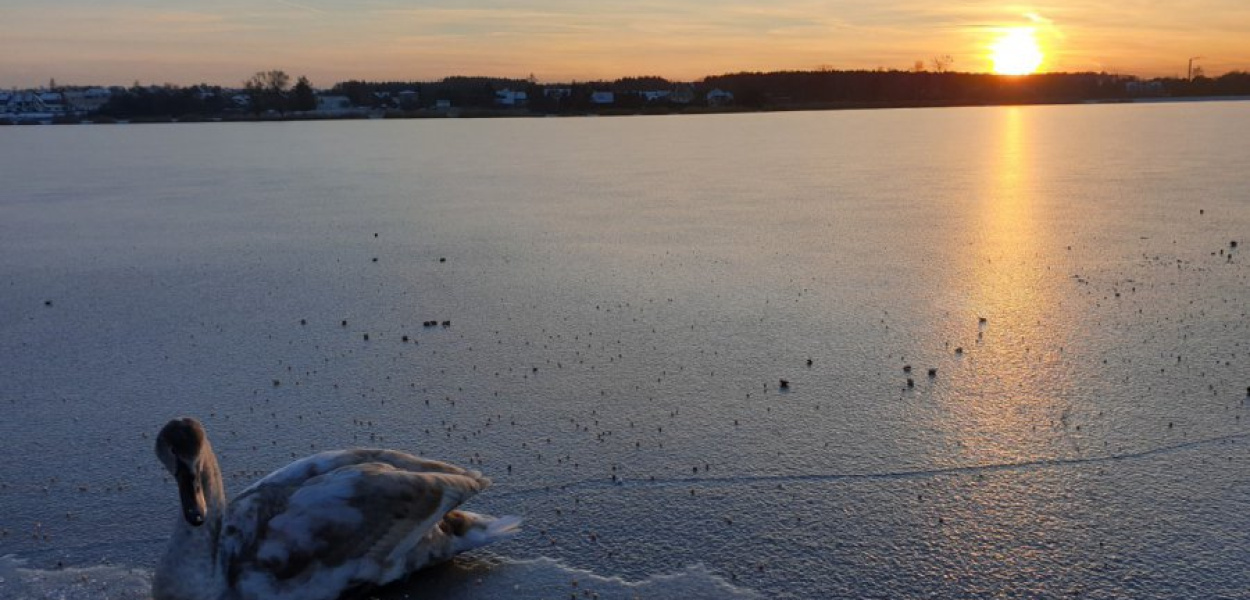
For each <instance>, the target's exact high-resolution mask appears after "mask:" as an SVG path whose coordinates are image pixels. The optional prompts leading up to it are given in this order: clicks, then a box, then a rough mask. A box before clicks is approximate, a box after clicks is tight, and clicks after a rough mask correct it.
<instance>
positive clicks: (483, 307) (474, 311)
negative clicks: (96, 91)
mask: <svg viewBox="0 0 1250 600" xmlns="http://www.w3.org/2000/svg"><path fill="white" fill-rule="evenodd" d="M1248 112H1250V103H1244V102H1242V103H1212V104H1203V105H1172V106H1163V105H1159V106H1069V107H1030V108H1023V107H1022V108H978V109H950V110H911V111H871V112H845V113H795V114H773V115H736V116H708V117H681V118H663V119H661V118H639V119H580V120H578V119H572V120H523V121H518V120H502V121H472V122H466V121H450V120H449V121H437V122H435V121H421V122H414V121H405V122H400V123H396V122H350V123H349V122H338V123H303V124H243V125H231V124H218V125H179V126H168V127H166V126H153V127H140V126H133V127H131V126H126V127H52V128H10V129H8V130H6V131H4V134H3V136H0V150H3V156H5V160H4V161H2V162H0V175H2V176H3V177H0V180H3V181H4V184H3V192H2V193H0V315H3V316H4V317H3V318H2V319H0V357H3V359H2V360H0V382H3V383H2V384H0V417H2V418H0V457H3V460H0V555H2V554H13V555H16V556H18V557H20V558H22V559H25V560H27V561H28V565H29V569H32V571H31V572H37V573H43V572H48V573H63V572H65V571H63V570H61V569H58V567H57V565H58V563H61V564H62V565H64V566H66V567H67V568H68V569H77V568H97V567H96V565H99V564H101V563H102V562H105V563H107V564H109V565H117V567H115V568H117V569H119V571H118V572H119V573H131V571H130V569H132V568H133V569H151V568H152V567H153V566H154V564H155V561H156V557H158V556H159V555H160V553H161V552H162V549H163V543H164V540H165V538H166V536H167V535H168V531H169V527H170V526H171V524H172V522H173V521H174V520H175V519H177V518H178V515H177V498H176V493H175V491H174V489H173V486H172V484H171V483H170V482H168V481H166V476H165V474H164V471H163V469H162V468H161V467H160V465H159V464H158V463H157V462H156V460H155V458H154V457H153V456H152V441H153V440H152V437H153V436H154V435H155V433H156V432H157V431H158V430H159V428H160V426H161V425H162V424H163V423H164V422H165V421H166V420H167V419H169V418H171V417H174V416H178V415H184V414H186V415H194V416H198V417H200V418H201V419H202V420H203V421H204V423H205V426H206V427H207V429H208V433H209V435H210V436H211V438H212V440H213V444H214V447H215V448H216V450H217V451H218V453H219V455H220V458H221V464H222V468H223V470H224V472H225V475H226V484H227V487H228V488H229V490H231V491H235V492H237V491H238V490H241V489H243V488H244V487H245V486H246V485H248V484H250V483H251V482H253V481H255V480H256V479H258V478H260V477H262V476H263V475H264V474H266V473H268V472H270V471H272V470H274V469H276V468H279V467H281V466H282V465H284V464H286V463H287V462H289V461H291V460H293V459H294V458H296V457H300V456H304V455H307V454H310V453H313V452H316V451H319V450H325V449H331V448H341V447H351V446H380V447H392V448H397V449H402V450H405V451H409V452H414V453H419V454H423V455H426V456H429V457H431V458H436V459H441V460H449V461H452V462H456V463H458V464H461V465H463V466H466V467H470V468H473V469H478V470H481V471H482V472H483V473H484V474H485V475H487V476H489V477H491V478H492V479H493V480H494V482H495V483H494V485H493V486H492V487H491V488H490V489H489V490H487V491H486V492H484V493H483V494H481V495H479V496H477V497H475V498H473V499H472V501H471V502H470V503H469V504H468V505H466V506H465V508H466V509H467V510H472V511H478V512H483V513H488V514H516V515H520V516H522V517H523V518H524V519H525V525H524V527H523V530H522V532H521V534H520V535H519V536H518V537H517V538H515V539H513V540H509V541H507V542H503V543H500V544H495V545H492V546H491V547H490V548H489V551H490V552H491V553H492V554H493V555H497V556H500V557H502V558H501V559H500V561H499V562H498V564H494V563H492V562H491V560H490V559H489V558H488V557H487V556H476V557H474V558H473V559H472V560H471V561H470V562H469V563H468V565H469V566H467V567H464V568H465V569H468V570H469V572H471V573H473V575H465V574H464V573H463V572H462V571H457V570H452V571H446V572H439V573H434V574H430V575H428V576H429V577H434V578H436V579H437V578H446V579H448V583H447V585H453V586H455V585H461V586H468V585H472V586H477V585H478V584H477V579H481V580H482V583H481V586H483V587H485V588H488V589H503V588H507V587H509V586H510V585H522V587H525V585H526V581H530V582H531V584H532V585H533V586H535V587H534V588H533V589H535V590H537V591H535V594H534V596H532V597H543V595H544V594H547V592H546V591H545V589H546V588H543V587H541V586H543V585H547V584H546V583H539V582H544V581H545V582H550V583H551V584H552V585H557V584H559V585H564V584H561V583H560V582H561V581H563V580H564V578H571V577H580V578H582V579H585V580H587V581H595V579H594V578H593V577H591V576H589V575H587V576H580V575H572V574H570V573H571V572H570V571H567V570H566V569H575V570H584V571H587V572H590V573H595V574H597V575H598V576H602V577H605V578H609V581H614V580H612V579H611V578H613V577H622V578H624V579H626V580H628V581H635V582H643V583H642V584H639V585H652V586H654V589H657V590H658V589H660V588H661V587H664V588H667V587H669V586H671V585H676V586H677V587H676V589H681V588H680V586H681V585H686V584H687V583H688V584H689V585H691V586H698V589H699V590H703V589H708V590H718V589H719V588H717V587H716V585H718V584H717V583H716V582H717V581H720V582H728V583H729V584H731V585H732V586H733V587H734V589H735V590H753V591H755V592H757V593H759V594H761V595H763V596H766V597H780V598H814V597H995V596H1007V597H1011V596H1015V597H1028V596H1034V597H1060V596H1069V595H1076V594H1080V595H1081V596H1083V597H1090V598H1121V597H1134V598H1193V599H1199V598H1203V599H1205V598H1210V597H1219V596H1221V595H1223V596H1231V597H1237V596H1240V595H1244V592H1245V590H1246V589H1250V576H1248V575H1247V572H1246V569H1245V565H1246V550H1245V549H1246V548H1250V538H1248V537H1247V536H1250V533H1247V532H1250V495H1247V494H1246V493H1245V491H1246V489H1248V487H1250V437H1248V435H1250V422H1248V421H1247V420H1248V419H1250V414H1247V410H1248V409H1247V406H1246V405H1247V386H1250V360H1247V353H1248V352H1250V342H1247V340H1250V335H1248V333H1250V332H1248V331H1247V328H1248V327H1250V319H1248V318H1247V311H1248V309H1250V306H1248V304H1250V295H1248V294H1247V293H1246V291H1247V290H1250V280H1248V276H1250V270H1248V269H1247V267H1246V265H1245V263H1244V256H1243V254H1242V253H1243V252H1244V251H1245V248H1246V245H1247V241H1246V239H1248V238H1250V235H1248V234H1247V232H1250V204H1247V202H1246V199H1245V192H1244V189H1245V175H1244V166H1245V165H1246V164H1250V146H1247V145H1246V144H1244V143H1241V141H1242V140H1245V139H1250V114H1248ZM1162 140H1166V143H1164V142H1162ZM47 157H56V160H49V159H48V158H47ZM375 234H376V235H375ZM1233 241H1239V242H1240V243H1239V244H1238V245H1237V246H1236V247H1233V245H1232V244H1231V242H1233ZM374 258H377V259H378V260H377V261H376V262H375V261H374V260H373V259H374ZM982 319H984V321H982ZM431 320H435V321H437V322H438V323H439V324H438V325H435V326H432V327H431V326H425V325H423V323H425V322H427V321H431ZM344 321H346V325H344V324H343V322H344ZM443 321H449V322H450V323H449V325H448V326H447V327H443V326H442V325H441V323H442V322H443ZM365 334H368V336H369V337H368V339H367V340H366V339H365V338H364V335H365ZM405 336H407V337H408V340H407V341H405V340H404V337H405ZM956 348H960V349H962V352H956ZM809 359H810V360H811V364H810V365H809V364H808V362H807V361H808V360H809ZM905 366H911V367H912V369H911V371H910V372H905V371H904V367H905ZM930 368H936V369H937V371H936V373H935V376H934V377H929V376H928V369H930ZM908 378H911V379H912V385H910V386H909V385H908V384H907V380H908ZM781 379H786V380H787V381H788V382H789V386H788V389H787V390H781V389H779V383H780V380H781ZM473 561H478V562H473ZM551 561H556V562H557V563H558V564H560V565H567V567H555V566H552V565H554V564H556V563H552V562H551ZM70 572H72V571H70ZM666 574H676V576H678V577H679V579H681V583H679V584H671V583H663V584H661V583H659V582H661V581H663V582H667V581H668V580H664V579H661V578H662V577H663V576H665V575H666ZM705 575H706V577H705ZM457 582H458V583H457ZM646 582H656V583H651V584H648V583H646ZM565 583H567V582H565ZM119 585H121V584H120V583H119ZM570 585H571V584H570ZM614 585H615V586H616V587H613V586H614ZM493 586H503V588H495V587H493ZM603 587H604V589H605V590H608V591H607V592H604V593H616V592H613V591H612V590H617V591H618V592H620V593H629V590H636V589H637V588H633V587H628V586H625V585H624V584H610V583H604V584H603ZM474 589H477V588H476V587H475V588H474ZM527 589H528V588H527ZM647 589H648V591H650V590H651V589H652V588H647ZM504 591H506V590H504ZM474 593H475V594H476V592H474ZM657 593H658V592H657ZM727 593H729V592H727ZM733 593H737V592H733ZM695 594H696V592H690V593H689V594H683V595H695ZM641 595H643V596H644V597H645V596H651V594H650V593H648V594H641ZM474 597H477V596H476V595H474ZM559 597H567V594H565V593H563V592H562V593H561V594H560V596H559ZM696 597H697V596H696Z"/></svg>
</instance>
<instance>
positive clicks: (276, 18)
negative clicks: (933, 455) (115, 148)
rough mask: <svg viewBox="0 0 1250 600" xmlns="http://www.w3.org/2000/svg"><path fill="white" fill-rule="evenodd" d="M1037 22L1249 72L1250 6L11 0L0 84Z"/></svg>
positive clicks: (1074, 43) (329, 75)
mask: <svg viewBox="0 0 1250 600" xmlns="http://www.w3.org/2000/svg"><path fill="white" fill-rule="evenodd" d="M1012 28H1032V30H1033V35H1034V37H1035V38H1036V40H1037V42H1038V44H1039V45H1040V47H1041V51H1042V53H1043V54H1044V60H1043V62H1042V64H1041V67H1040V70H1042V71H1090V70H1093V71H1108V72H1118V73H1125V74H1135V75H1143V76H1157V75H1168V76H1171V75H1184V73H1185V69H1186V63H1187V60H1188V58H1189V57H1194V56H1201V57H1203V58H1201V59H1199V60H1196V61H1195V64H1199V65H1201V66H1203V68H1204V69H1205V70H1206V72H1207V73H1208V74H1211V75H1218V74H1221V73H1224V72H1226V71H1229V70H1250V1H1248V0H1177V1H1172V2H1160V1H1158V0H1051V1H1048V2H1041V3H1035V4H1010V3H1003V2H989V1H979V0H955V1H951V2H940V1H934V0H924V1H920V0H898V1H893V2H888V1H882V2H869V1H867V0H858V1H851V0H771V1H767V2H764V1H754V2H747V1H741V0H630V1H623V0H528V1H507V0H430V1H415V0H414V1H402V0H362V1H353V2H346V1H330V0H263V1H262V0H255V1H247V2H245V1H241V0H215V1H212V2H207V1H198V2H191V1H187V0H92V1H87V0H56V1H48V0H6V1H5V2H4V3H3V6H0V86H3V87H5V88H7V87H10V86H18V87H26V86H36V85H41V84H45V83H46V82H47V81H48V79H49V78H56V80H57V82H58V83H61V84H130V83H131V82H134V81H136V80H138V81H141V82H143V83H165V82H169V83H176V84H191V83H197V82H201V81H203V82H208V83H214V84H222V85H239V84H240V83H241V82H242V81H243V80H244V79H246V78H247V77H248V76H250V75H251V74H252V73H254V72H256V71H258V70H262V69H273V68H280V69H284V70H286V71H287V72H288V73H291V74H292V75H301V74H303V75H307V76H308V77H309V78H310V79H311V80H312V81H313V84H314V85H317V86H324V87H328V86H330V85H332V84H334V83H335V82H338V81H343V80H346V79H353V78H354V79H368V80H429V79H438V78H442V77H444V76H447V75H470V74H472V75H491V76H506V77H526V76H528V75H530V74H531V73H532V74H534V75H535V76H536V77H537V78H538V79H539V81H567V80H570V79H577V80H588V79H599V78H602V79H614V78H617V77H621V76H627V75H648V74H652V75H660V76H664V77H668V78H670V79H679V80H685V79H696V78H700V77H702V76H704V75H712V74H720V73H725V72H732V71H741V70H779V69H814V68H818V67H822V66H827V67H830V68H835V69H857V68H870V69H871V68H878V67H885V68H896V69H910V68H912V66H913V65H914V64H915V62H916V61H917V60H925V61H926V62H927V61H929V60H930V59H932V58H933V57H934V56H938V55H950V56H951V57H952V58H953V60H954V62H953V64H952V65H951V68H952V69H954V70H960V71H989V70H990V69H991V66H992V64H991V59H990V48H991V46H992V45H993V44H994V43H995V41H996V39H998V38H999V37H1001V35H1002V33H1003V32H1004V31H1010V30H1011V29H1012Z"/></svg>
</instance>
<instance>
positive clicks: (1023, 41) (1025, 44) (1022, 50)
mask: <svg viewBox="0 0 1250 600" xmlns="http://www.w3.org/2000/svg"><path fill="white" fill-rule="evenodd" d="M1042 58H1043V55H1042V49H1041V47H1040V46H1038V44H1037V37H1036V36H1035V35H1034V30H1033V28H1032V27H1013V28H1011V29H1007V30H1004V31H1003V32H1002V33H1001V34H1000V35H999V37H998V39H997V40H995V41H994V43H993V45H991V46H990V60H991V61H992V62H993V63H994V72H995V73H998V74H999V75H1028V74H1029V73H1032V72H1034V71H1036V70H1037V68H1038V67H1040V66H1042Z"/></svg>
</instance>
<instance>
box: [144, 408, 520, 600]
mask: <svg viewBox="0 0 1250 600" xmlns="http://www.w3.org/2000/svg"><path fill="white" fill-rule="evenodd" d="M156 456H157V457H158V458H159V459H160V461H161V463H163V464H164V466H165V468H166V469H167V470H168V471H169V473H170V475H172V476H173V478H174V481H175V482H176V483H177V484H178V498H179V500H180V502H181V505H182V510H181V514H180V515H179V516H178V519H177V521H176V523H175V525H174V532H173V535H172V536H171V538H170V540H169V546H168V549H167V550H166V552H165V555H164V557H163V558H162V559H161V561H160V563H159V564H158V566H157V569H156V574H155V576H154V578H153V582H152V596H153V598H154V599H155V600H254V599H255V600H259V599H262V598H263V599H266V600H285V599H291V600H294V599H302V600H334V599H335V598H339V597H340V596H343V595H344V594H357V593H361V592H364V591H368V590H369V588H372V587H374V586H380V585H385V584H387V583H390V582H393V581H396V580H398V579H401V578H403V577H404V576H406V575H407V574H409V573H411V572H413V571H415V570H417V569H420V568H422V567H425V566H427V565H431V564H434V563H438V562H441V561H444V560H447V559H450V558H451V557H452V556H455V555H456V554H458V553H460V552H463V551H465V550H469V549H472V548H476V547H479V546H483V545H485V544H489V543H491V542H494V541H498V540H502V539H507V538H510V537H512V536H514V535H516V534H517V533H518V532H519V528H518V526H519V525H520V522H521V519H520V518H518V517H514V516H507V517H499V518H495V517H491V516H487V515H480V514H476V513H471V512H468V511H462V510H456V507H458V506H459V505H460V503H462V502H464V501H465V500H467V499H469V498H470V497H472V496H473V495H474V494H476V493H478V492H480V491H482V490H484V489H486V487H487V486H489V485H490V480H489V479H487V478H486V477H483V476H482V474H481V473H479V472H477V471H469V470H465V469H462V468H460V467H457V466H454V465H450V464H447V463H443V462H438V461H433V460H425V459H422V458H417V457H415V456H412V455H409V454H405V453H403V452H397V451H394V450H378V449H353V450H337V451H330V452H322V453H320V454H315V455H312V456H309V457H306V458H303V459H300V460H297V461H295V462H293V463H291V464H289V465H287V466H285V467H283V468H281V469H279V470H277V471H274V472H273V473H270V474H269V475H268V476H266V477H264V478H263V479H261V480H260V481H257V482H256V483H254V484H252V485H251V486H250V487H248V488H247V489H245V490H243V491H242V492H241V493H240V494H239V495H238V496H237V497H236V498H235V499H234V500H232V501H230V502H229V503H227V502H226V491H225V487H224V486H223V485H222V478H221V469H220V468H219V467H218V466H217V457H216V455H214V454H213V447H212V445H211V444H209V442H208V436H207V434H206V433H205V431H204V427H203V425H201V424H200V422H199V421H197V420H195V419H193V418H185V417H184V418H179V419H174V420H172V421H170V422H169V423H168V424H166V425H165V427H164V428H162V429H161V432H160V434H159V435H158V436H157V438H156Z"/></svg>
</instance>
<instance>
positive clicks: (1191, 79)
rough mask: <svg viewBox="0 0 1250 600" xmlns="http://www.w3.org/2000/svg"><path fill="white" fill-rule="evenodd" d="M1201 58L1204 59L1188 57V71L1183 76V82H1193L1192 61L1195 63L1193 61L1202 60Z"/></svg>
mask: <svg viewBox="0 0 1250 600" xmlns="http://www.w3.org/2000/svg"><path fill="white" fill-rule="evenodd" d="M1202 58H1204V57H1202V56H1191V57H1189V71H1188V72H1187V73H1186V75H1185V80H1186V81H1193V80H1194V61H1195V60H1200V59H1202Z"/></svg>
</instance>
